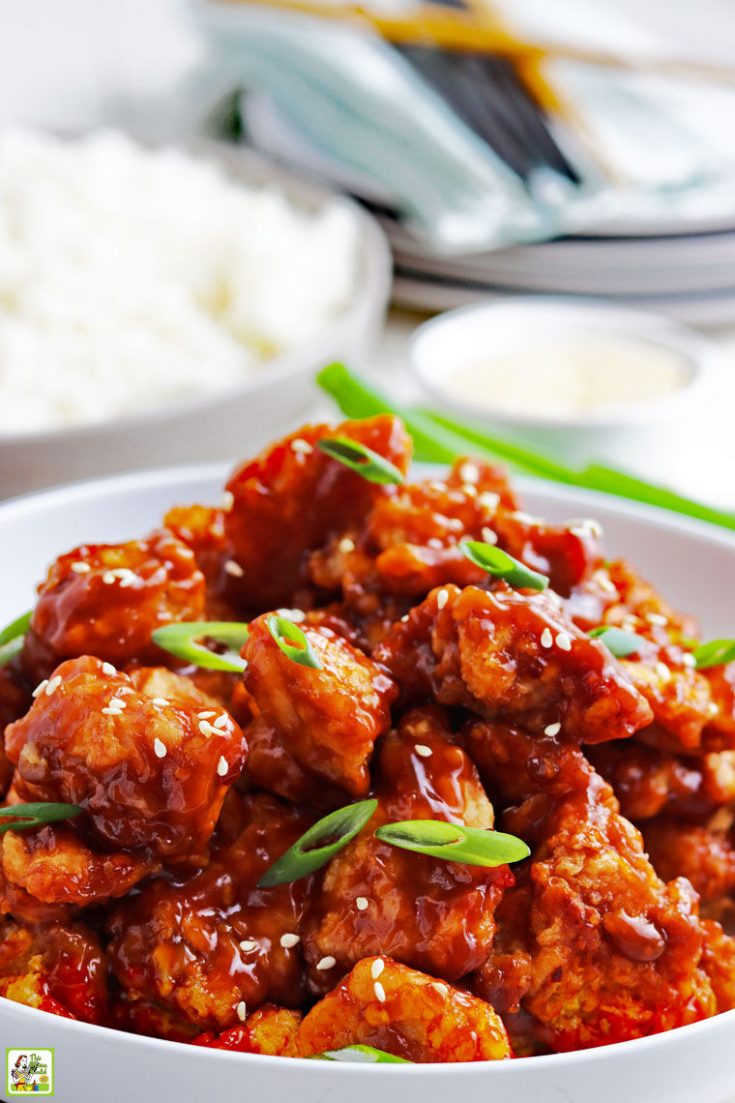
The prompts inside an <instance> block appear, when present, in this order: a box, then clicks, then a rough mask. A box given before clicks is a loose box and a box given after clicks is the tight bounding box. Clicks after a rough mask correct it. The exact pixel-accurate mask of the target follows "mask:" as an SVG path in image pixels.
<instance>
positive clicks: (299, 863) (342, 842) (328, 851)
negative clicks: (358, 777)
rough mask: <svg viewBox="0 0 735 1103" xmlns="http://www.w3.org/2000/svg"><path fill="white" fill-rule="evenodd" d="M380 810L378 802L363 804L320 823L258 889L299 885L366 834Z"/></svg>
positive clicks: (265, 876)
mask: <svg viewBox="0 0 735 1103" xmlns="http://www.w3.org/2000/svg"><path fill="white" fill-rule="evenodd" d="M377 807H378V802H377V800H362V801H359V802H358V803H357V804H348V805H346V806H345V807H344V808H338V809H337V810H336V812H330V813H329V815H328V816H323V817H322V819H320V820H317V822H316V823H315V824H312V826H311V827H310V828H309V830H308V831H305V832H304V834H303V835H302V836H301V838H300V839H297V841H296V842H295V843H294V844H293V846H291V847H289V849H288V850H287V851H286V853H285V854H282V855H281V857H280V858H279V859H278V860H277V861H275V862H274V863H273V865H272V866H270V868H269V869H267V870H266V871H265V873H264V874H263V876H262V877H261V878H260V880H259V881H258V888H262V889H269V888H273V886H274V885H283V884H285V883H286V882H287V881H298V880H299V879H300V878H301V877H307V876H308V875H309V874H310V873H314V872H315V871H316V870H317V869H321V868H322V866H325V865H326V864H327V862H329V861H331V859H332V858H333V857H334V856H335V854H338V853H339V851H340V850H342V848H343V847H345V846H347V844H348V843H349V842H351V841H352V839H354V837H355V835H356V834H357V833H358V831H362V829H363V827H364V826H365V824H366V823H368V822H369V820H371V819H372V817H373V816H374V814H375V809H376V808H377Z"/></svg>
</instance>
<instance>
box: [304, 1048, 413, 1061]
mask: <svg viewBox="0 0 735 1103" xmlns="http://www.w3.org/2000/svg"><path fill="white" fill-rule="evenodd" d="M311 1060H312V1061H352V1062H354V1063H355V1064H363V1065H412V1064H413V1061H407V1060H406V1058H405V1057H394V1056H393V1054H392V1053H386V1052H385V1050H384V1049H375V1048H374V1046H363V1045H359V1044H356V1045H354V1046H345V1047H344V1049H327V1050H325V1051H324V1053H317V1054H316V1055H315V1056H314V1057H312V1058H311Z"/></svg>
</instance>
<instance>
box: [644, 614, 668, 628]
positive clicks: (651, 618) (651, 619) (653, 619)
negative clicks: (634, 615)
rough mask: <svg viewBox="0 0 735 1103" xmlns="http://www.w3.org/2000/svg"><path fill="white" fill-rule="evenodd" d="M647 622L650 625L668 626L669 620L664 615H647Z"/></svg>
mask: <svg viewBox="0 0 735 1103" xmlns="http://www.w3.org/2000/svg"><path fill="white" fill-rule="evenodd" d="M646 620H647V621H648V623H649V624H660V625H664V624H668V623H669V622H668V618H667V617H665V616H663V614H662V613H646Z"/></svg>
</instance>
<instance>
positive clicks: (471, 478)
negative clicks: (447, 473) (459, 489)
mask: <svg viewBox="0 0 735 1103" xmlns="http://www.w3.org/2000/svg"><path fill="white" fill-rule="evenodd" d="M459 477H460V479H461V480H462V482H463V483H478V482H479V481H480V468H479V467H478V466H477V464H476V463H470V462H469V461H468V462H467V463H463V464H462V466H461V467H460V469H459Z"/></svg>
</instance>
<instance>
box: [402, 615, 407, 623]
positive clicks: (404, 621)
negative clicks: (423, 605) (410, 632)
mask: <svg viewBox="0 0 735 1103" xmlns="http://www.w3.org/2000/svg"><path fill="white" fill-rule="evenodd" d="M407 623H408V613H404V614H403V616H402V617H401V624H407Z"/></svg>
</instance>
